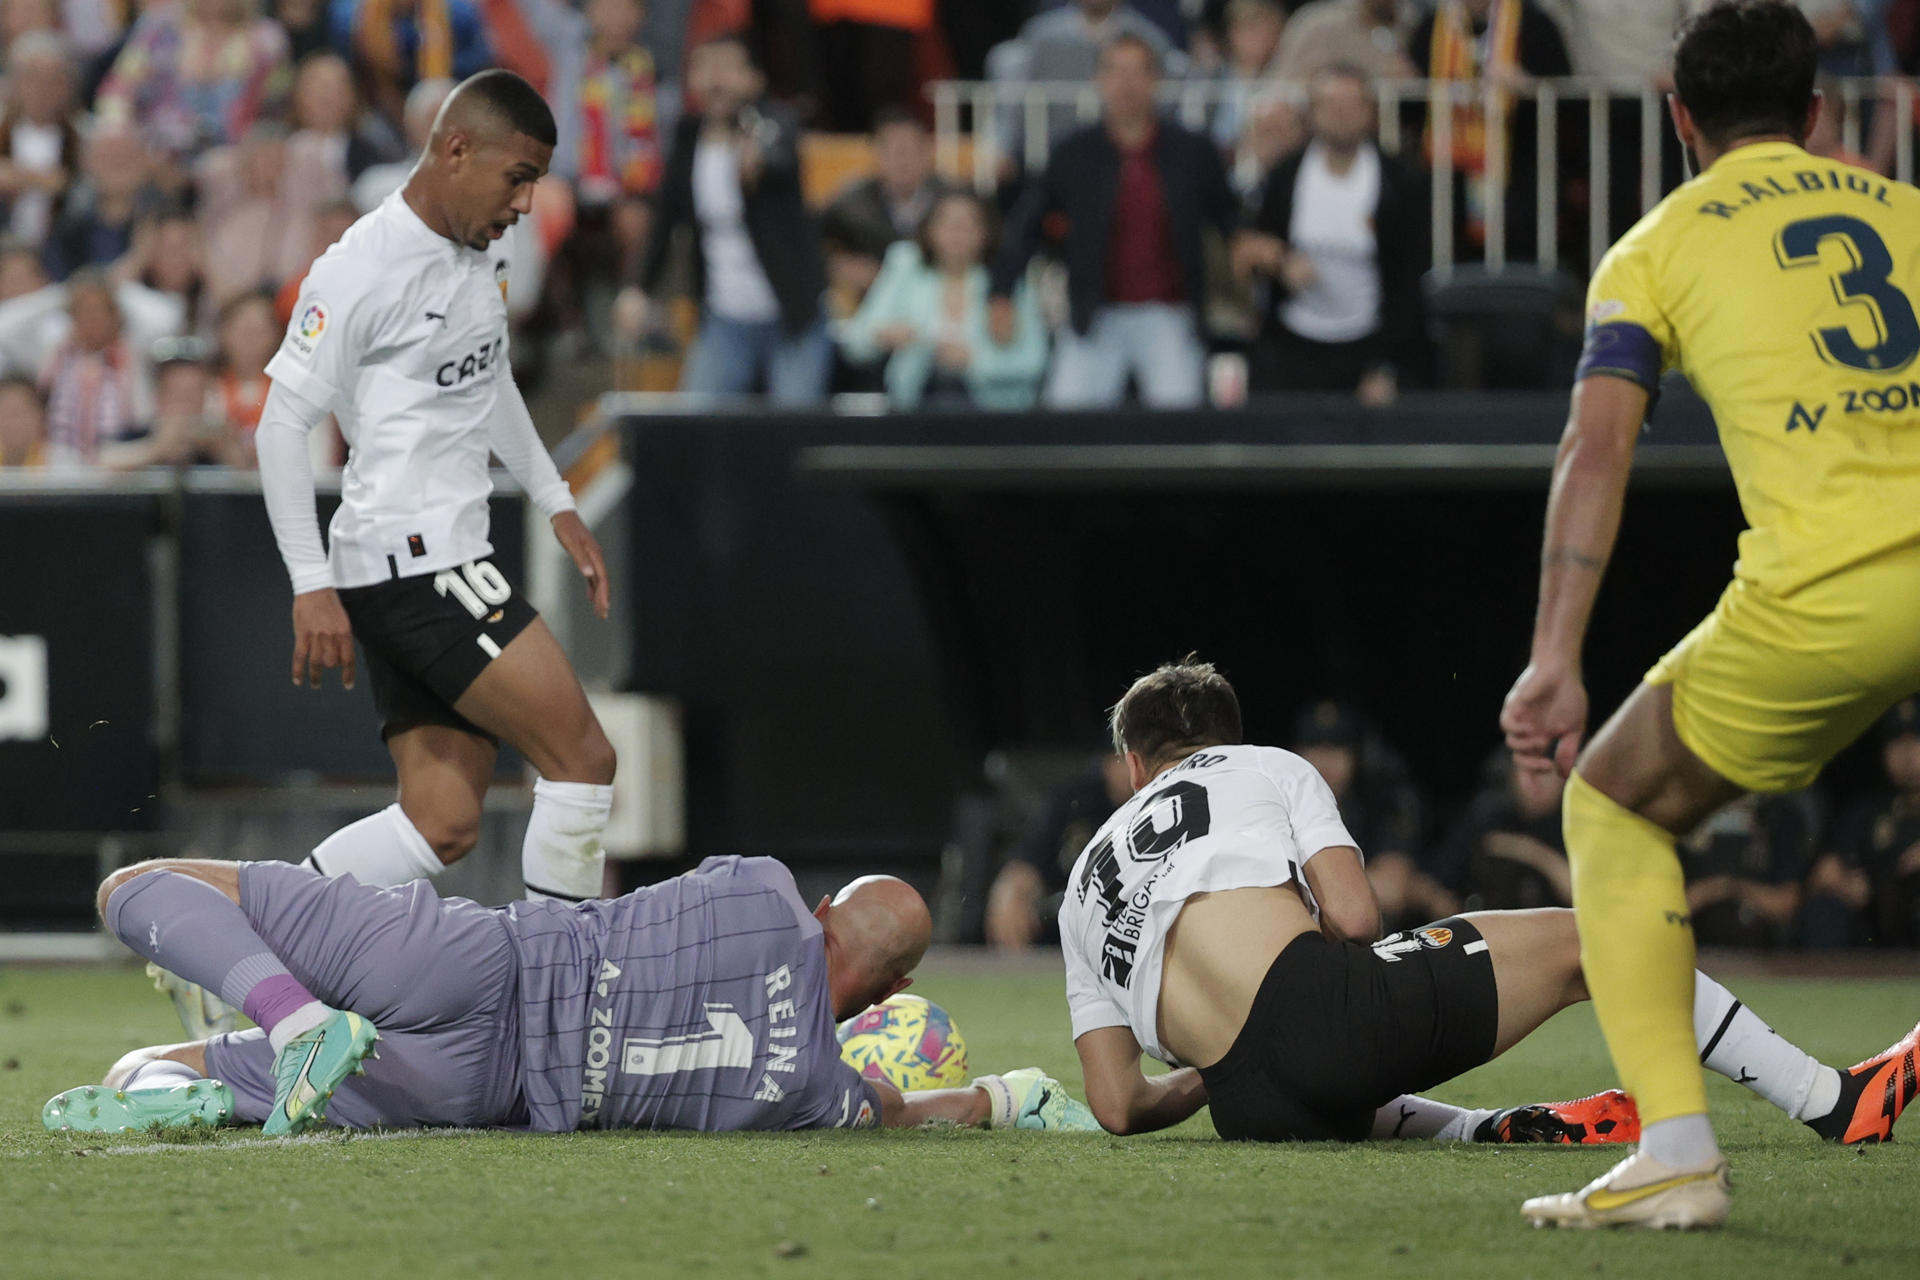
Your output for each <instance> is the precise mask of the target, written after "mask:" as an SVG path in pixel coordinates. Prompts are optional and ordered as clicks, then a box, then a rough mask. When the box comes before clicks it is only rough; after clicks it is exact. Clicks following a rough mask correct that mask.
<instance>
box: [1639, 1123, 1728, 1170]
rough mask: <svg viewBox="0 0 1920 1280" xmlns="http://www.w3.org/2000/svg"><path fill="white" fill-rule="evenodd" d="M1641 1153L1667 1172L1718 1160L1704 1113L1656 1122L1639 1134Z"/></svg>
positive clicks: (1718, 1155) (1718, 1151)
mask: <svg viewBox="0 0 1920 1280" xmlns="http://www.w3.org/2000/svg"><path fill="white" fill-rule="evenodd" d="M1640 1150H1642V1151H1644V1152H1646V1153H1647V1154H1648V1155H1650V1156H1652V1157H1653V1158H1654V1159H1655V1160H1658V1161H1659V1162H1660V1163H1661V1164H1664V1165H1666V1166H1667V1167H1668V1168H1669V1169H1698V1168H1701V1167H1702V1166H1704V1165H1710V1164H1712V1163H1714V1162H1715V1161H1716V1160H1718V1159H1719V1158H1720V1144H1719V1143H1718V1142H1715V1141H1714V1140H1713V1126H1712V1125H1711V1124H1709V1123H1708V1122H1707V1117H1706V1116H1705V1115H1704V1114H1702V1115H1692V1116H1674V1117H1673V1118H1672V1119H1671V1120H1657V1121H1655V1122H1654V1123H1652V1124H1650V1125H1648V1126H1647V1127H1646V1128H1644V1129H1642V1130H1641V1131H1640Z"/></svg>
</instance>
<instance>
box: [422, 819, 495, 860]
mask: <svg viewBox="0 0 1920 1280" xmlns="http://www.w3.org/2000/svg"><path fill="white" fill-rule="evenodd" d="M413 822H414V826H415V828H416V829H417V830H418V831H419V832H420V835H421V838H423V839H424V840H425V841H426V842H427V845H428V847H430V848H431V849H432V850H433V856H434V857H436V858H438V859H440V861H441V862H444V863H454V862H458V861H460V859H462V858H464V857H466V856H467V855H468V854H469V853H472V852H473V847H474V846H475V845H477V844H479V843H480V810H479V808H478V807H477V806H475V807H473V808H471V809H469V808H461V809H458V810H446V811H440V812H436V813H433V814H431V815H428V816H427V817H426V819H425V820H424V821H422V820H421V819H419V818H415V819H414V820H413Z"/></svg>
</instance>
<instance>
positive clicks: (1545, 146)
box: [928, 76, 1920, 275]
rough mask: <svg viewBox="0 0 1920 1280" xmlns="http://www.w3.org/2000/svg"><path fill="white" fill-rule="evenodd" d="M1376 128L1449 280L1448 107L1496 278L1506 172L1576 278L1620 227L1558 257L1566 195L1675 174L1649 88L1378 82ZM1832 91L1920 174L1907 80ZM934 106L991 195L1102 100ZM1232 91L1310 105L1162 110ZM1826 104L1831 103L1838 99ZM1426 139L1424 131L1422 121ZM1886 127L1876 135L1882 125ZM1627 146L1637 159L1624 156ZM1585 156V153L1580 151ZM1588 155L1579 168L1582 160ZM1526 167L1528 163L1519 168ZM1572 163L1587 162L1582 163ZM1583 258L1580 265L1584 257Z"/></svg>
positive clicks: (1182, 94)
mask: <svg viewBox="0 0 1920 1280" xmlns="http://www.w3.org/2000/svg"><path fill="white" fill-rule="evenodd" d="M1373 88H1374V92H1375V94H1376V96H1377V100H1378V107H1379V119H1380V146H1381V149H1382V150H1383V151H1386V152H1387V153H1389V154H1392V155H1404V156H1420V157H1422V158H1423V159H1422V162H1423V163H1425V164H1426V165H1427V167H1429V168H1430V169H1431V170H1432V173H1433V178H1434V181H1433V184H1432V201H1433V204H1432V231H1433V262H1434V266H1435V268H1436V270H1438V271H1439V272H1441V273H1442V274H1443V275H1444V274H1445V273H1446V272H1447V271H1448V270H1449V269H1451V268H1452V267H1453V265H1454V263H1455V260H1456V252H1457V237H1456V230H1457V226H1456V224H1457V221H1458V219H1459V218H1460V217H1461V210H1462V208H1463V206H1464V205H1465V203H1466V201H1465V191H1464V184H1465V183H1466V181H1467V180H1468V178H1469V177H1470V176H1471V175H1469V174H1466V173H1465V172H1463V171H1462V169H1461V168H1460V167H1458V166H1457V165H1456V159H1455V148H1454V141H1455V138H1454V121H1455V111H1454V110H1439V109H1438V108H1439V107H1440V106H1441V105H1442V104H1445V105H1447V106H1448V107H1450V108H1477V109H1478V110H1479V112H1480V115H1481V118H1482V119H1484V121H1485V122H1486V138H1487V148H1486V153H1485V163H1484V175H1485V182H1486V186H1487V195H1486V198H1485V200H1484V202H1483V204H1482V208H1483V209H1484V215H1485V226H1484V238H1483V245H1484V253H1485V261H1486V263H1487V265H1488V266H1489V267H1490V268H1493V269H1495V270H1497V269H1499V268H1500V267H1502V266H1504V265H1505V264H1506V263H1507V262H1508V261H1509V260H1510V256H1509V252H1508V250H1509V247H1510V245H1512V244H1513V243H1514V237H1515V228H1513V227H1511V226H1510V225H1509V223H1508V210H1509V200H1508V195H1509V193H1510V175H1511V173H1513V172H1515V171H1521V166H1522V165H1523V166H1524V169H1525V170H1530V171H1531V174H1532V181H1533V183H1534V187H1535V190H1534V192H1533V199H1532V201H1531V203H1532V205H1533V213H1534V222H1535V225H1534V226H1533V227H1532V228H1530V230H1531V232H1532V241H1533V243H1534V244H1535V245H1537V246H1538V252H1537V253H1536V254H1534V255H1532V256H1530V257H1529V258H1528V260H1529V261H1532V262H1535V263H1537V264H1539V265H1541V266H1546V267H1553V266H1563V267H1566V268H1567V269H1569V270H1572V271H1574V272H1576V273H1578V274H1581V275H1585V274H1587V273H1589V272H1591V271H1592V269H1593V267H1594V265H1595V264H1597V263H1598V262H1599V260H1600V256H1601V255H1602V254H1603V253H1605V252H1606V250H1607V248H1608V246H1609V245H1610V244H1611V243H1612V241H1613V238H1614V237H1616V236H1618V235H1619V234H1620V233H1621V232H1623V231H1624V230H1626V228H1625V226H1609V222H1608V218H1607V217H1605V216H1589V218H1588V219H1587V227H1586V235H1585V237H1584V248H1585V252H1584V254H1580V255H1575V257H1573V258H1570V259H1569V260H1566V261H1562V248H1561V246H1563V245H1565V244H1567V243H1568V239H1567V237H1565V236H1563V234H1562V230H1563V228H1562V225H1561V222H1562V216H1563V209H1562V200H1561V194H1562V188H1563V187H1564V186H1565V185H1566V184H1568V183H1570V182H1581V183H1584V185H1585V187H1586V194H1585V201H1586V205H1587V208H1588V209H1589V210H1591V211H1598V212H1602V213H1604V211H1607V210H1609V209H1610V208H1612V207H1613V205H1614V201H1613V194H1614V192H1613V186H1614V184H1615V183H1616V182H1618V181H1620V180H1621V175H1622V174H1623V173H1625V172H1628V170H1629V168H1630V169H1631V172H1632V174H1633V181H1634V182H1635V184H1636V185H1637V188H1638V193H1637V194H1638V201H1637V204H1638V209H1639V211H1640V212H1645V211H1646V210H1648V209H1651V208H1652V207H1653V206H1654V205H1655V204H1656V203H1657V202H1658V201H1659V200H1660V198H1661V196H1662V195H1664V194H1665V192H1666V191H1667V190H1668V189H1669V187H1670V186H1671V185H1672V180H1677V178H1678V176H1679V170H1678V163H1677V162H1678V159H1679V147H1678V143H1677V142H1675V141H1674V140H1673V135H1672V125H1671V123H1670V122H1669V121H1668V119H1667V108H1666V103H1665V100H1664V98H1663V96H1662V95H1661V94H1659V93H1658V92H1656V91H1655V90H1654V88H1653V87H1652V86H1651V85H1649V84H1644V83H1635V82H1619V81H1611V80H1606V79H1601V78H1596V77H1588V76H1573V77H1563V78H1552V79H1537V80H1531V81H1530V82H1528V84H1527V85H1526V86H1525V87H1524V88H1522V89H1520V90H1519V91H1517V92H1516V91H1513V90H1503V89H1500V88H1497V87H1495V86H1493V85H1491V84H1479V83H1470V82H1465V81H1452V80H1380V81H1376V82H1374V86H1373ZM1829 91H1830V92H1831V93H1832V94H1833V96H1834V97H1835V98H1836V99H1837V105H1838V106H1839V107H1840V109H1841V111H1842V119H1841V122H1840V128H1839V131H1838V138H1837V141H1838V145H1839V147H1840V148H1842V149H1844V151H1845V152H1847V153H1850V154H1852V155H1856V156H1859V155H1864V154H1867V153H1868V152H1869V151H1870V150H1871V151H1878V152H1880V153H1882V155H1881V157H1880V158H1881V159H1883V160H1884V161H1885V162H1886V164H1887V166H1888V168H1889V170H1890V173H1891V175H1892V176H1893V177H1894V178H1895V179H1896V180H1897V181H1900V182H1912V181H1913V177H1914V134H1915V130H1916V121H1915V106H1916V101H1915V100H1916V97H1917V96H1920V91H1917V90H1916V88H1915V85H1914V83H1913V82H1912V81H1910V80H1905V79H1899V78H1892V77H1889V78H1886V79H1873V78H1855V79H1846V80H1840V81H1837V82H1834V83H1833V84H1832V85H1831V86H1829ZM928 93H929V95H930V96H931V97H932V99H933V105H934V122H935V139H936V155H937V157H938V164H939V167H940V169H941V170H942V171H943V172H949V173H959V172H966V173H970V174H971V176H972V180H973V183H974V186H975V187H976V188H977V189H979V190H980V191H982V192H989V191H992V190H993V189H994V188H995V186H996V185H997V184H998V183H999V182H1000V180H1001V179H1002V177H1003V176H1004V174H1003V168H1004V166H1006V165H1008V164H1010V163H1017V165H1018V166H1019V167H1023V168H1025V169H1026V170H1028V171H1030V172H1037V171H1038V170H1040V169H1044V168H1045V167H1046V162H1047V148H1048V143H1049V140H1050V139H1056V138H1057V137H1058V136H1059V134H1060V133H1061V132H1062V130H1063V129H1064V128H1067V127H1071V126H1073V125H1076V124H1086V123H1090V122H1092V121H1093V120H1095V119H1097V118H1098V117H1099V114H1100V102H1099V97H1098V95H1097V94H1096V93H1095V91H1094V88H1093V86H1092V85H1091V84H1089V83H1085V82H1080V81H991V80H986V81H959V80H948V81H941V82H939V83H936V84H933V85H931V86H929V88H928ZM1230 96H1232V97H1234V98H1235V99H1236V101H1244V103H1245V106H1246V111H1245V113H1244V115H1243V117H1242V118H1243V119H1246V118H1250V117H1251V116H1252V114H1253V112H1254V110H1255V109H1256V108H1258V107H1259V106H1261V105H1263V104H1264V103H1265V102H1268V101H1273V100H1278V101H1283V102H1286V103H1288V104H1291V105H1292V106H1294V107H1295V108H1296V109H1298V108H1302V107H1304V105H1305V103H1306V97H1307V86H1306V85H1305V84H1302V83H1298V82H1288V81H1275V82H1273V83H1272V84H1271V85H1269V86H1266V87H1263V88H1262V89H1261V90H1260V91H1259V92H1257V93H1255V94H1253V95H1245V96H1244V97H1243V91H1242V90H1240V89H1239V88H1237V87H1236V86H1231V85H1227V84H1224V83H1222V82H1220V81H1218V80H1203V79H1195V80H1167V81H1165V82H1164V83H1162V85H1161V87H1160V97H1161V100H1162V103H1163V104H1164V106H1165V109H1166V110H1168V111H1169V112H1171V113H1172V114H1173V115H1174V116H1175V118H1177V119H1179V120H1180V121H1181V122H1182V123H1184V124H1186V125H1188V126H1189V127H1192V128H1196V129H1198V128H1204V127H1206V125H1207V123H1208V122H1209V121H1210V120H1211V119H1212V118H1213V116H1214V113H1215V112H1216V111H1218V110H1219V109H1220V107H1221V105H1222V103H1223V102H1224V101H1226V100H1227V99H1228V98H1229V97H1230ZM1830 105H1831V104H1830ZM1523 110H1526V111H1531V112H1532V113H1533V114H1534V118H1536V119H1539V120H1552V121H1555V122H1557V125H1558V127H1556V128H1540V129H1536V130H1534V131H1533V133H1534V138H1533V147H1532V153H1531V154H1530V155H1528V156H1524V157H1515V156H1513V155H1512V154H1510V153H1509V151H1508V146H1509V128H1508V126H1509V125H1510V124H1511V123H1512V122H1513V120H1514V117H1515V115H1516V113H1518V112H1520V111H1523ZM1429 120H1430V121H1431V136H1430V137H1429V136H1425V134H1426V131H1427V129H1428V121H1429ZM1876 125H1879V126H1881V127H1878V128H1876V127H1875V126H1876ZM1623 147H1625V148H1626V149H1628V150H1630V151H1632V152H1636V153H1637V160H1636V159H1635V158H1634V157H1633V156H1629V155H1621V154H1618V153H1619V151H1620V150H1621V149H1622V148H1623ZM1581 153H1584V157H1582V154H1581ZM1582 158H1584V164H1583V165H1580V164H1579V162H1580V160H1581V159H1582ZM1516 159H1518V160H1519V161H1520V162H1521V164H1520V165H1516V164H1515V163H1514V161H1515V160H1516ZM1576 165H1578V166H1579V167H1575V166H1576ZM1580 259H1584V260H1580Z"/></svg>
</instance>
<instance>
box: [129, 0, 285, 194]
mask: <svg viewBox="0 0 1920 1280" xmlns="http://www.w3.org/2000/svg"><path fill="white" fill-rule="evenodd" d="M287 50H288V46H287V33H286V32H285V31H284V30H282V29H281V27H280V24H279V23H277V22H275V21H273V20H272V19H271V18H263V17H261V16H260V14H259V11H258V9H257V7H256V6H255V4H254V3H253V0H169V2H167V3H161V4H157V5H154V6H153V7H152V8H150V9H148V10H147V11H146V12H145V13H143V14H141V15H140V19H139V21H138V22H136V23H135V24H134V27H133V30H132V32H131V33H129V34H128V36H127V43H126V44H125V46H123V47H122V48H121V50H120V56H119V57H118V58H116V59H114V63H113V70H112V71H110V72H108V73H107V78H106V80H105V81H104V82H103V83H102V84H101V86H100V96H99V99H98V101H97V102H96V104H95V106H96V107H97V108H98V110H99V112H100V114H101V115H103V116H105V117H108V118H115V119H122V120H137V121H138V122H139V124H140V128H141V130H142V132H143V133H144V134H145V135H146V140H147V145H148V146H150V147H152V148H153V149H154V150H155V151H156V152H158V153H159V154H160V155H161V156H162V157H163V158H165V159H167V160H170V161H175V162H179V161H190V160H192V159H193V157H195V156H197V155H198V154H199V153H200V152H201V151H203V150H205V149H206V148H207V147H211V146H221V145H229V144H232V143H235V142H238V141H239V140H240V138H241V136H242V135H244V134H245V133H246V131H247V129H248V128H249V127H250V126H251V125H252V124H253V123H254V122H255V121H256V120H274V119H279V118H281V117H282V116H283V115H284V114H285V109H286V97H287V90H288V86H289V83H290V80H291V76H292V68H291V67H290V66H289V64H288V61H287Z"/></svg>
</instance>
